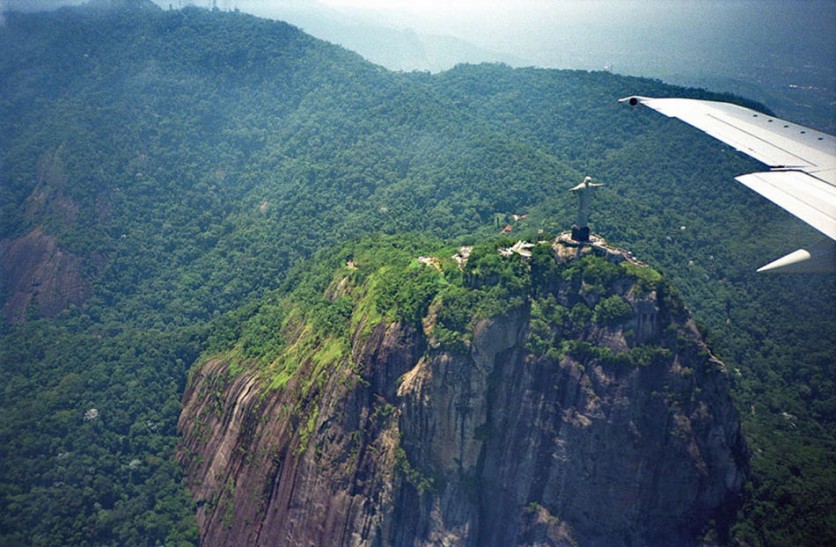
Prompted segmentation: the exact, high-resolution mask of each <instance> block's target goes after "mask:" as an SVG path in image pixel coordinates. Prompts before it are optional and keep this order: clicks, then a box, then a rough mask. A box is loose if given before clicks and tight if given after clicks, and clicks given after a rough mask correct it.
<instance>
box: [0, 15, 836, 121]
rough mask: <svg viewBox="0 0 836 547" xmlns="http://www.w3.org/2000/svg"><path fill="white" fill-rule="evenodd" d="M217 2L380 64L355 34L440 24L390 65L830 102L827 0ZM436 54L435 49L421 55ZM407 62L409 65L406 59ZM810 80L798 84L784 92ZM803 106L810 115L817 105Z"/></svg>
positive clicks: (833, 81) (833, 77) (832, 35)
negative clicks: (666, 84)
mask: <svg viewBox="0 0 836 547" xmlns="http://www.w3.org/2000/svg"><path fill="white" fill-rule="evenodd" d="M154 1H155V2H156V3H157V4H159V5H160V6H161V7H163V8H168V7H169V6H170V5H172V6H174V7H178V6H181V5H187V4H195V5H198V6H203V7H208V6H211V5H212V0H154ZM216 2H217V6H218V7H219V8H221V9H233V8H237V9H240V10H241V11H245V12H249V13H253V14H255V15H259V16H263V17H272V18H277V19H284V20H287V21H289V22H291V23H293V24H295V25H297V26H300V27H301V28H303V30H306V31H308V32H310V33H311V34H314V35H315V36H318V37H321V38H324V39H326V40H330V41H334V42H338V43H341V44H342V45H345V46H346V47H348V48H350V49H355V50H357V51H359V52H360V53H361V54H365V55H367V56H368V57H370V58H372V60H375V61H376V62H380V63H384V64H385V63H386V60H385V59H384V58H383V57H381V58H378V59H374V58H373V53H374V48H375V47H377V48H378V49H380V47H383V46H380V44H382V43H387V44H391V42H381V41H379V40H378V41H375V40H366V41H365V42H364V35H366V36H367V37H372V38H373V37H374V36H373V35H374V34H375V32H377V31H379V30H380V29H381V28H388V29H393V30H394V31H398V32H402V33H403V32H405V31H410V32H411V31H415V32H416V33H419V34H421V35H448V36H452V37H455V38H457V39H458V40H460V41H463V42H467V43H468V44H472V45H473V46H475V48H474V49H468V55H466V56H465V57H464V58H463V59H462V58H459V59H457V58H456V52H455V47H454V48H453V51H452V52H451V50H450V47H448V48H447V49H446V50H444V51H440V50H439V49H438V48H436V49H435V50H434V49H433V48H429V47H424V48H423V49H424V51H422V52H421V53H422V54H423V55H424V58H423V59H420V58H418V57H415V58H414V59H411V58H409V57H408V56H405V58H404V59H402V61H401V64H400V65H398V66H390V68H396V69H407V70H408V69H414V68H426V67H429V68H434V69H438V68H449V67H450V66H452V65H453V64H455V63H456V62H460V61H462V60H466V61H469V62H474V61H496V60H501V61H505V62H510V63H512V64H515V65H529V66H531V65H533V66H540V67H548V68H579V69H587V70H600V69H604V68H606V69H608V70H612V71H614V72H617V73H621V74H629V75H635V76H648V77H654V78H660V79H664V80H667V81H670V82H673V83H679V84H687V85H703V86H706V87H711V88H713V89H718V88H725V89H721V90H729V91H734V92H738V93H741V94H744V95H748V96H751V97H753V98H756V99H758V100H764V101H766V102H768V103H771V104H773V105H776V106H780V105H781V104H782V103H783V104H785V105H788V106H790V107H793V108H804V107H805V106H804V105H805V104H806V103H810V102H815V103H816V104H817V105H825V106H823V108H826V109H829V112H831V113H832V112H833V111H834V105H835V104H836V91H834V89H835V88H836V0H216ZM78 3H83V2H81V0H0V8H6V9H46V8H49V7H59V6H61V5H67V4H78ZM352 32H353V34H352ZM407 34H408V33H407ZM390 38H391V34H390ZM424 40H425V41H424V45H426V43H427V42H426V38H424ZM403 43H404V42H402V43H401V47H403ZM406 43H407V44H408V42H406ZM364 47H365V51H364V50H363V48H364ZM387 47H388V46H387ZM408 47H410V46H409V45H407V48H408ZM419 47H420V46H419ZM464 49H466V48H462V50H464ZM474 52H475V53H474ZM406 53H408V52H406ZM395 54H396V55H400V52H399V51H396V52H395ZM442 54H443V58H439V59H435V60H434V59H427V56H432V55H442ZM474 55H475V58H474ZM391 58H392V56H390V57H389V59H391ZM411 62H414V63H416V64H417V65H418V66H410V63H411ZM421 62H423V63H424V66H421V65H420V63H421ZM387 66H388V65H387ZM813 88H814V89H813ZM811 89H812V91H810V92H809V93H807V94H806V95H803V96H802V95H798V96H795V95H792V94H796V95H797V94H798V93H801V92H800V91H797V90H808V91H809V90H811ZM787 93H790V94H791V95H787ZM802 114H803V112H802ZM825 116H826V117H830V118H832V117H833V115H832V114H825ZM811 117H813V118H819V119H820V118H821V117H822V113H820V112H815V113H812V114H811ZM828 123H830V122H828Z"/></svg>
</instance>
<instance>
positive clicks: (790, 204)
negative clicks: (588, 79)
mask: <svg viewBox="0 0 836 547" xmlns="http://www.w3.org/2000/svg"><path fill="white" fill-rule="evenodd" d="M619 102H625V103H628V104H630V105H632V106H636V105H644V106H647V107H649V108H652V109H653V110H656V111H658V112H661V113H662V114H664V115H666V116H669V117H673V118H679V119H680V120H682V121H684V122H685V123H688V124H690V125H692V126H694V127H696V128H697V129H700V130H701V131H704V132H705V133H707V134H709V135H711V136H712V137H714V138H716V139H718V140H720V141H723V142H724V143H726V144H728V145H730V146H732V147H734V148H735V149H736V150H738V151H740V152H743V153H744V154H747V155H749V156H751V157H753V158H755V159H756V160H758V161H760V162H762V163H765V164H766V165H767V166H769V168H770V170H769V171H767V172H763V173H750V174H747V175H741V176H739V177H736V178H737V180H738V181H740V182H741V183H743V184H745V185H746V186H748V187H749V188H751V189H752V190H754V191H755V192H757V193H759V194H760V195H762V196H763V197H765V198H767V199H768V200H770V201H772V202H773V203H775V204H776V205H778V206H780V207H783V208H784V209H785V210H787V211H789V212H790V213H792V214H793V215H795V216H796V217H798V218H800V219H801V220H803V221H804V222H806V223H808V224H809V225H811V226H812V227H814V228H815V229H817V230H818V231H820V232H822V233H823V234H825V235H826V236H827V237H828V238H830V239H831V240H836V139H834V138H833V137H832V136H830V135H828V134H826V133H822V132H820V131H816V130H814V129H810V128H807V127H803V126H800V125H798V124H794V123H791V122H788V121H785V120H781V119H779V118H776V117H774V116H769V115H766V114H763V113H760V112H756V111H754V110H751V109H749V108H744V107H742V106H738V105H734V104H730V103H721V102H716V101H705V100H699V99H654V98H652V97H639V96H634V97H626V98H624V99H620V100H619ZM779 268H780V269H781V271H787V272H790V271H794V272H800V271H817V272H820V271H836V247H834V246H833V244H832V243H830V244H829V245H825V244H815V245H812V246H808V247H807V248H806V249H800V250H799V251H796V252H794V253H791V254H790V255H787V256H785V257H783V258H781V259H779V260H776V261H774V262H771V263H770V264H767V265H766V266H763V267H762V268H759V269H758V271H774V270H777V269H779Z"/></svg>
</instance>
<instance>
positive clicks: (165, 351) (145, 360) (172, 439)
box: [0, 2, 836, 545]
mask: <svg viewBox="0 0 836 547" xmlns="http://www.w3.org/2000/svg"><path fill="white" fill-rule="evenodd" d="M127 4H129V5H131V6H133V8H132V9H120V10H105V9H101V10H99V9H92V8H72V9H62V10H59V11H58V12H54V13H48V14H29V15H24V14H17V13H8V14H6V16H5V24H4V25H3V26H0V265H1V266H2V280H3V284H2V299H3V300H2V302H3V316H4V317H3V321H2V340H0V462H2V464H0V543H2V544H4V545H18V544H21V545H23V544H34V545H58V544H132V545H142V544H149V545H151V544H158V543H165V544H188V543H193V542H196V538H197V531H196V526H195V522H194V517H193V513H194V506H193V502H192V501H191V499H190V497H189V496H188V494H187V492H186V490H185V489H184V487H183V485H182V482H181V473H182V472H181V470H180V468H179V466H178V464H177V463H176V462H175V461H174V460H173V450H174V446H175V443H176V440H177V432H176V423H177V418H178V414H179V411H180V403H181V396H182V391H183V389H184V385H185V382H186V375H187V372H188V370H189V368H190V366H191V365H192V364H193V363H194V362H195V360H196V359H198V357H199V356H200V354H201V353H202V352H206V351H217V350H218V349H221V348H224V347H228V345H229V344H230V342H231V341H233V340H238V339H242V338H243V339H246V338H247V337H248V336H250V337H253V339H258V340H264V336H263V330H264V329H267V328H268V327H269V321H267V320H265V321H261V320H260V318H261V317H262V312H261V311H259V310H260V309H262V308H263V307H264V305H262V302H264V301H265V300H264V299H265V298H268V299H269V298H274V297H276V295H281V294H283V293H285V292H288V291H291V290H293V285H294V283H293V280H294V279H299V275H300V273H299V272H301V271H303V270H306V269H310V268H311V264H312V262H311V261H313V264H316V263H317V262H316V261H317V259H316V258H315V257H314V255H316V254H317V253H318V252H320V251H321V250H324V252H327V253H333V252H334V251H333V249H334V248H336V247H338V246H340V245H342V244H344V243H345V242H349V241H353V240H358V239H360V238H364V237H373V238H374V237H379V236H381V235H388V236H392V235H394V237H395V238H402V239H403V240H410V239H413V238H431V239H432V240H433V241H441V242H443V244H444V245H459V244H466V243H473V242H479V241H485V240H486V239H489V238H492V237H495V236H496V234H497V233H498V232H499V231H500V230H501V229H502V228H503V227H505V226H506V225H508V224H510V225H511V226H512V228H513V232H512V237H514V238H516V237H519V238H523V239H525V238H529V239H533V238H535V237H537V234H538V233H539V232H540V230H543V231H544V233H545V234H548V233H557V232H560V231H562V230H565V229H567V228H568V227H569V226H570V225H571V223H572V219H573V212H574V208H575V203H574V197H573V195H572V194H570V193H569V192H568V191H567V190H568V188H570V187H571V186H573V185H574V184H576V183H577V182H578V181H579V180H581V179H582V178H583V176H585V175H592V176H594V177H595V178H596V179H598V180H603V181H605V182H606V186H605V187H603V188H600V189H599V190H600V191H599V192H597V194H596V195H595V198H594V199H595V202H594V208H593V216H592V224H593V229H594V230H595V231H596V232H598V233H600V234H602V235H603V236H604V237H606V238H607V239H608V240H609V241H610V242H611V243H614V244H617V245H619V246H622V247H624V248H628V249H630V250H631V251H632V252H633V253H634V254H635V255H636V256H637V257H638V258H640V259H641V260H644V261H645V262H648V263H650V264H651V265H653V267H654V268H655V269H657V270H659V271H660V272H662V273H663V274H664V275H665V276H666V277H667V278H668V279H669V280H670V281H671V282H672V283H673V284H674V285H675V286H676V287H677V288H678V289H679V290H680V291H681V292H682V294H683V297H684V300H685V302H686V305H687V306H688V307H689V308H690V309H691V310H692V312H693V313H694V315H695V316H696V318H697V320H698V321H699V322H700V323H701V325H702V326H703V329H704V331H705V332H706V333H707V335H708V340H709V343H710V344H711V346H712V348H713V350H714V352H715V353H716V354H717V355H718V356H719V357H720V358H722V359H723V360H724V361H725V363H726V364H727V365H728V367H729V368H730V370H731V371H732V372H733V373H732V377H733V395H734V397H735V400H736V402H737V405H738V409H739V410H740V412H741V415H742V418H743V420H744V430H745V433H746V436H747V440H748V443H749V446H750V450H751V454H752V460H751V468H752V470H751V481H750V483H749V485H748V486H747V488H746V496H745V499H744V500H743V504H742V507H741V509H740V512H739V517H738V520H737V523H736V524H735V525H734V527H733V529H732V537H733V540H734V541H738V542H740V543H743V544H749V545H801V544H807V545H822V544H828V543H829V544H833V543H836V516H834V515H836V512H834V511H833V508H834V506H836V500H834V493H836V462H834V454H836V442H834V440H835V438H834V418H836V399H834V385H833V377H832V363H833V349H834V347H836V317H834V313H833V308H832V305H831V302H833V297H834V295H836V284H834V278H833V277H828V276H803V277H801V276H791V275H786V276H762V275H756V274H755V273H754V270H755V268H756V267H757V266H759V265H762V264H763V263H765V262H767V261H768V260H770V259H772V258H774V257H777V256H781V254H783V253H786V252H789V251H790V250H793V249H795V248H797V245H799V244H804V243H807V242H809V241H812V240H814V239H815V238H816V237H817V236H816V234H815V233H814V232H813V231H812V229H810V228H808V227H807V226H806V225H804V224H803V223H801V222H800V221H797V220H796V219H794V218H793V217H791V216H789V215H788V214H786V213H784V212H783V211H782V210H780V209H778V208H777V207H775V206H773V205H772V204H770V203H768V202H766V201H765V200H763V199H761V198H759V197H758V196H757V195H755V194H753V193H751V192H750V191H749V190H747V189H746V188H744V187H743V186H742V185H739V184H737V183H736V182H735V181H734V179H733V177H734V176H735V175H737V174H740V173H743V172H748V171H751V170H753V169H756V168H758V166H757V164H755V163H753V162H752V161H750V160H748V159H746V158H743V157H741V156H739V155H738V154H736V153H734V152H733V151H731V150H729V149H727V148H725V147H723V146H722V145H720V144H717V143H715V142H714V141H712V140H711V139H709V138H707V137H704V136H703V135H701V134H698V133H697V132H696V131H693V130H691V129H689V128H688V127H686V126H684V125H682V124H678V123H675V122H671V121H668V120H666V119H664V118H663V117H661V116H658V115H655V114H653V113H651V112H644V111H640V110H632V109H629V108H627V107H624V106H622V105H618V104H616V99H618V98H619V97H622V96H625V95H631V94H642V95H649V96H663V95H679V96H701V97H710V98H715V99H724V100H734V101H736V102H742V103H743V104H746V103H745V101H744V100H743V99H739V98H730V97H720V96H716V95H712V94H710V93H707V92H704V91H699V90H693V89H681V88H675V87H671V86H667V85H665V84H663V83H661V82H659V81H652V80H646V79H636V78H628V77H622V76H618V75H613V74H609V73H604V72H594V73H590V72H580V71H559V70H540V69H533V68H532V69H511V68H509V67H506V66H502V65H479V66H459V67H456V68H454V69H452V70H450V71H447V72H444V73H441V74H437V75H431V74H428V73H409V74H406V73H393V72H389V71H386V70H384V69H382V68H380V67H378V66H375V65H372V64H370V63H368V62H366V61H364V60H363V59H362V58H360V57H359V56H358V55H356V54H353V53H351V52H349V51H346V50H344V49H341V48H339V47H336V46H333V45H330V44H327V43H325V42H322V41H318V40H316V39H313V38H311V37H310V36H307V35H305V34H304V33H303V32H301V31H300V30H298V29H296V28H294V27H292V26H289V25H286V24H283V23H280V22H273V21H266V20H260V19H256V18H254V17H251V16H247V15H243V14H240V13H225V12H219V11H205V10H198V9H194V8H189V9H184V10H180V11H163V10H159V9H157V8H156V7H154V6H153V5H150V3H143V2H134V3H127ZM750 106H751V105H750ZM514 214H517V215H522V214H525V215H526V217H525V219H521V220H517V221H514V220H513V215H514ZM541 237H542V234H541ZM381 252H386V251H384V250H381ZM329 256H333V255H329ZM293 272H296V273H293Z"/></svg>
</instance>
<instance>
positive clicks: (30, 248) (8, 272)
mask: <svg viewBox="0 0 836 547" xmlns="http://www.w3.org/2000/svg"><path fill="white" fill-rule="evenodd" d="M0 276H1V277H2V279H3V285H4V287H3V291H4V293H5V295H4V296H5V302H4V304H3V317H4V318H5V319H6V321H10V322H12V323H20V322H22V321H23V320H24V319H25V318H26V313H27V310H28V309H30V308H31V307H32V306H34V310H33V312H34V313H36V314H37V315H39V316H42V317H53V316H55V315H57V314H58V313H60V312H61V311H63V310H64V309H65V308H66V307H67V305H69V304H81V303H83V302H84V301H86V300H87V298H89V296H90V294H91V293H92V292H93V288H92V285H91V284H90V282H89V281H87V280H85V279H84V277H83V276H82V261H81V259H80V258H79V257H77V256H75V255H73V254H72V253H68V252H66V251H64V250H62V249H61V248H60V247H59V246H58V244H57V242H56V240H55V237H53V236H50V235H48V234H45V233H44V232H43V230H42V229H41V228H40V227H38V228H35V229H34V230H32V231H31V232H29V233H28V234H26V235H23V236H21V237H18V238H16V239H13V240H3V241H0Z"/></svg>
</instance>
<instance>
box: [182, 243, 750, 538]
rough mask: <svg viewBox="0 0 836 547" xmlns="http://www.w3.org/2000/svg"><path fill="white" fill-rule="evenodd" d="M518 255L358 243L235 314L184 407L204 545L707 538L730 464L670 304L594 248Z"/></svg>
mask: <svg viewBox="0 0 836 547" xmlns="http://www.w3.org/2000/svg"><path fill="white" fill-rule="evenodd" d="M514 249H515V250H512V249H509V248H502V246H501V245H483V246H480V247H477V248H475V249H472V250H471V249H463V250H462V251H461V252H459V253H457V254H456V255H455V256H454V257H453V258H449V257H450V255H451V254H453V252H443V251H437V252H436V253H433V254H432V255H431V256H420V257H419V256H418V255H417V251H418V249H416V248H415V247H414V246H410V245H409V244H403V243H398V242H397V241H395V240H385V241H382V242H381V241H378V242H375V243H370V242H366V243H363V244H358V245H355V246H354V247H352V248H348V249H343V250H341V251H340V252H338V253H335V254H333V255H331V257H330V258H329V259H323V260H322V261H320V265H319V266H318V267H317V268H315V269H314V270H313V271H311V272H307V273H306V274H304V275H301V276H300V277H299V279H297V283H298V288H297V289H295V290H294V291H293V292H291V293H289V294H286V295H282V296H278V295H276V296H274V297H273V298H272V299H268V301H266V302H265V303H264V304H263V305H262V306H261V307H260V309H258V310H256V311H255V312H254V313H252V314H251V315H250V317H249V318H248V319H246V321H244V323H243V325H242V326H240V328H239V330H238V331H236V332H235V333H234V334H233V335H232V336H231V337H232V338H234V339H235V341H234V342H233V343H231V344H229V346H228V349H226V350H224V351H221V352H219V353H218V354H217V355H213V356H212V357H209V358H206V359H204V360H203V361H202V362H201V363H200V364H199V365H198V366H196V367H195V369H194V370H193V372H192V375H191V377H190V381H189V385H188V387H187V390H186V393H185V396H184V408H183V412H182V414H181V418H180V428H181V431H182V435H183V437H182V442H181V445H180V449H179V454H180V458H181V461H182V462H183V463H184V465H185V466H186V469H187V472H188V482H189V486H190V488H191V490H192V492H193V494H194V496H195V498H196V499H197V501H198V506H199V512H198V520H199V525H200V529H201V535H202V538H203V540H204V542H205V543H206V544H208V545H219V544H227V545H228V544H236V543H237V544H250V545H253V544H260V545H277V544H286V545H315V544H320V545H326V544H328V545H337V544H343V545H390V544H394V545H418V544H443V545H513V544H525V545H532V544H537V545H574V544H579V545H689V544H694V543H696V542H697V541H698V539H699V538H700V537H702V536H704V535H705V534H712V535H716V534H719V536H720V538H721V539H722V535H723V533H724V522H725V519H726V517H727V516H728V515H729V513H730V512H733V511H734V506H735V502H736V499H737V495H738V494H739V492H740V489H741V486H742V483H743V481H744V478H745V474H746V469H747V463H746V462H747V450H746V447H745V444H744V441H743V437H742V434H741V431H740V426H739V422H738V418H737V414H736V412H735V409H734V407H733V405H732V401H731V399H730V397H729V395H728V392H727V387H728V380H727V375H726V372H725V369H724V367H723V365H722V363H720V362H719V361H717V360H716V359H714V358H713V357H712V356H711V354H710V352H709V351H708V349H707V348H706V346H705V344H704V343H703V341H702V340H701V338H700V335H699V333H698V331H697V329H696V328H695V326H694V324H693V322H692V321H691V320H690V319H689V318H688V315H687V312H685V310H684V309H683V308H682V305H681V303H680V302H679V300H678V297H677V295H676V293H675V291H673V290H672V288H671V287H670V286H669V285H668V283H667V282H666V281H665V280H664V279H663V278H662V277H661V276H660V275H659V274H658V273H656V272H655V271H653V270H652V269H650V268H648V267H646V266H643V265H640V264H637V263H635V262H633V261H630V260H625V256H624V254H622V253H619V252H614V251H609V252H607V251H606V250H605V249H604V248H603V247H599V249H598V254H599V255H604V256H603V257H602V256H592V255H593V254H594V253H587V254H585V255H584V256H583V257H582V258H579V257H578V256H577V255H576V254H575V253H574V250H572V251H573V252H570V253H567V252H566V248H565V247H561V246H560V245H559V244H558V243H557V242H540V243H538V244H537V245H536V246H534V247H533V248H531V249H529V248H527V247H524V246H516V247H515V248H514ZM587 250H589V249H588V248H587Z"/></svg>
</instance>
